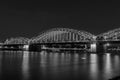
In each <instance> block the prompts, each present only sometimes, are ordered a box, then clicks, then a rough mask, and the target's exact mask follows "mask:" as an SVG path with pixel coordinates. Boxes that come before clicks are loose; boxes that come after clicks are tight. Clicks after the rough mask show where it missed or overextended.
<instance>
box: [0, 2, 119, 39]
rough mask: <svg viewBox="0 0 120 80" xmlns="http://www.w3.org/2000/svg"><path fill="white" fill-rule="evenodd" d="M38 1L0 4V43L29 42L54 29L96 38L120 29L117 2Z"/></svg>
mask: <svg viewBox="0 0 120 80" xmlns="http://www.w3.org/2000/svg"><path fill="white" fill-rule="evenodd" d="M39 1H40V0H39ZM39 1H35V0H34V1H18V0H17V1H11V0H9V1H4V2H0V39H1V40H5V39H6V38H10V37H19V36H23V37H28V38H31V37H33V36H37V35H38V34H39V33H41V31H45V30H48V29H51V28H56V27H64V28H73V29H77V30H85V31H88V32H90V33H92V34H95V35H98V34H100V33H103V32H106V31H109V30H111V29H114V28H119V27H120V4H119V2H115V1H114V2H112V1H111V2H110V1H109V2H102V1H97V2H96V1H93V2H92V1H91V0H89V1H79V2H72V1H66V2H65V1H64V2H62V1H61V2H60V1H58V0H56V1H51V0H49V1H41V2H39Z"/></svg>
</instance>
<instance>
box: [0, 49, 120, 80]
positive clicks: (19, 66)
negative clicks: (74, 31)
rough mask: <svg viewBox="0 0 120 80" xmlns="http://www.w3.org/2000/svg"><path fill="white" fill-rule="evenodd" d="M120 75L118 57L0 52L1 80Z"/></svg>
mask: <svg viewBox="0 0 120 80" xmlns="http://www.w3.org/2000/svg"><path fill="white" fill-rule="evenodd" d="M119 74H120V55H117V54H115V55H113V54H109V53H106V54H104V55H99V54H89V53H84V54H83V53H76V52H72V53H69V52H62V53H58V52H46V51H42V52H27V51H24V52H22V51H19V52H15V51H4V52H0V80H6V79H12V80H50V79H52V80H68V79H73V80H108V79H109V78H112V77H115V76H119Z"/></svg>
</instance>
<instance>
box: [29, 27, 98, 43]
mask: <svg viewBox="0 0 120 80" xmlns="http://www.w3.org/2000/svg"><path fill="white" fill-rule="evenodd" d="M95 37H96V36H94V35H92V34H91V33H89V32H86V31H82V30H81V31H78V30H74V29H69V28H53V29H50V30H48V31H46V32H43V33H41V34H40V35H38V36H37V37H34V38H31V39H30V40H29V44H32V43H33V44H34V43H65V42H89V41H93V40H95Z"/></svg>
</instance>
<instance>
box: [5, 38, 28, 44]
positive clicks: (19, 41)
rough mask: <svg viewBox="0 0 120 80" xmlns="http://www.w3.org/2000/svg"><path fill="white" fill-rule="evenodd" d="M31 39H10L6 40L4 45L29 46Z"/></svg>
mask: <svg viewBox="0 0 120 80" xmlns="http://www.w3.org/2000/svg"><path fill="white" fill-rule="evenodd" d="M28 41H29V39H28V38H25V37H16V38H10V39H6V41H5V42H4V43H3V44H28Z"/></svg>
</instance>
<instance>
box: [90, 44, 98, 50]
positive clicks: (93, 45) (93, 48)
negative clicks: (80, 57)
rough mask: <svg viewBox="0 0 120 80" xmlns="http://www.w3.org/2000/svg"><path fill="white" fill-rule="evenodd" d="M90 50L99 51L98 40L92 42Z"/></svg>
mask: <svg viewBox="0 0 120 80" xmlns="http://www.w3.org/2000/svg"><path fill="white" fill-rule="evenodd" d="M90 52H97V45H96V42H93V43H91V44H90Z"/></svg>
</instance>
